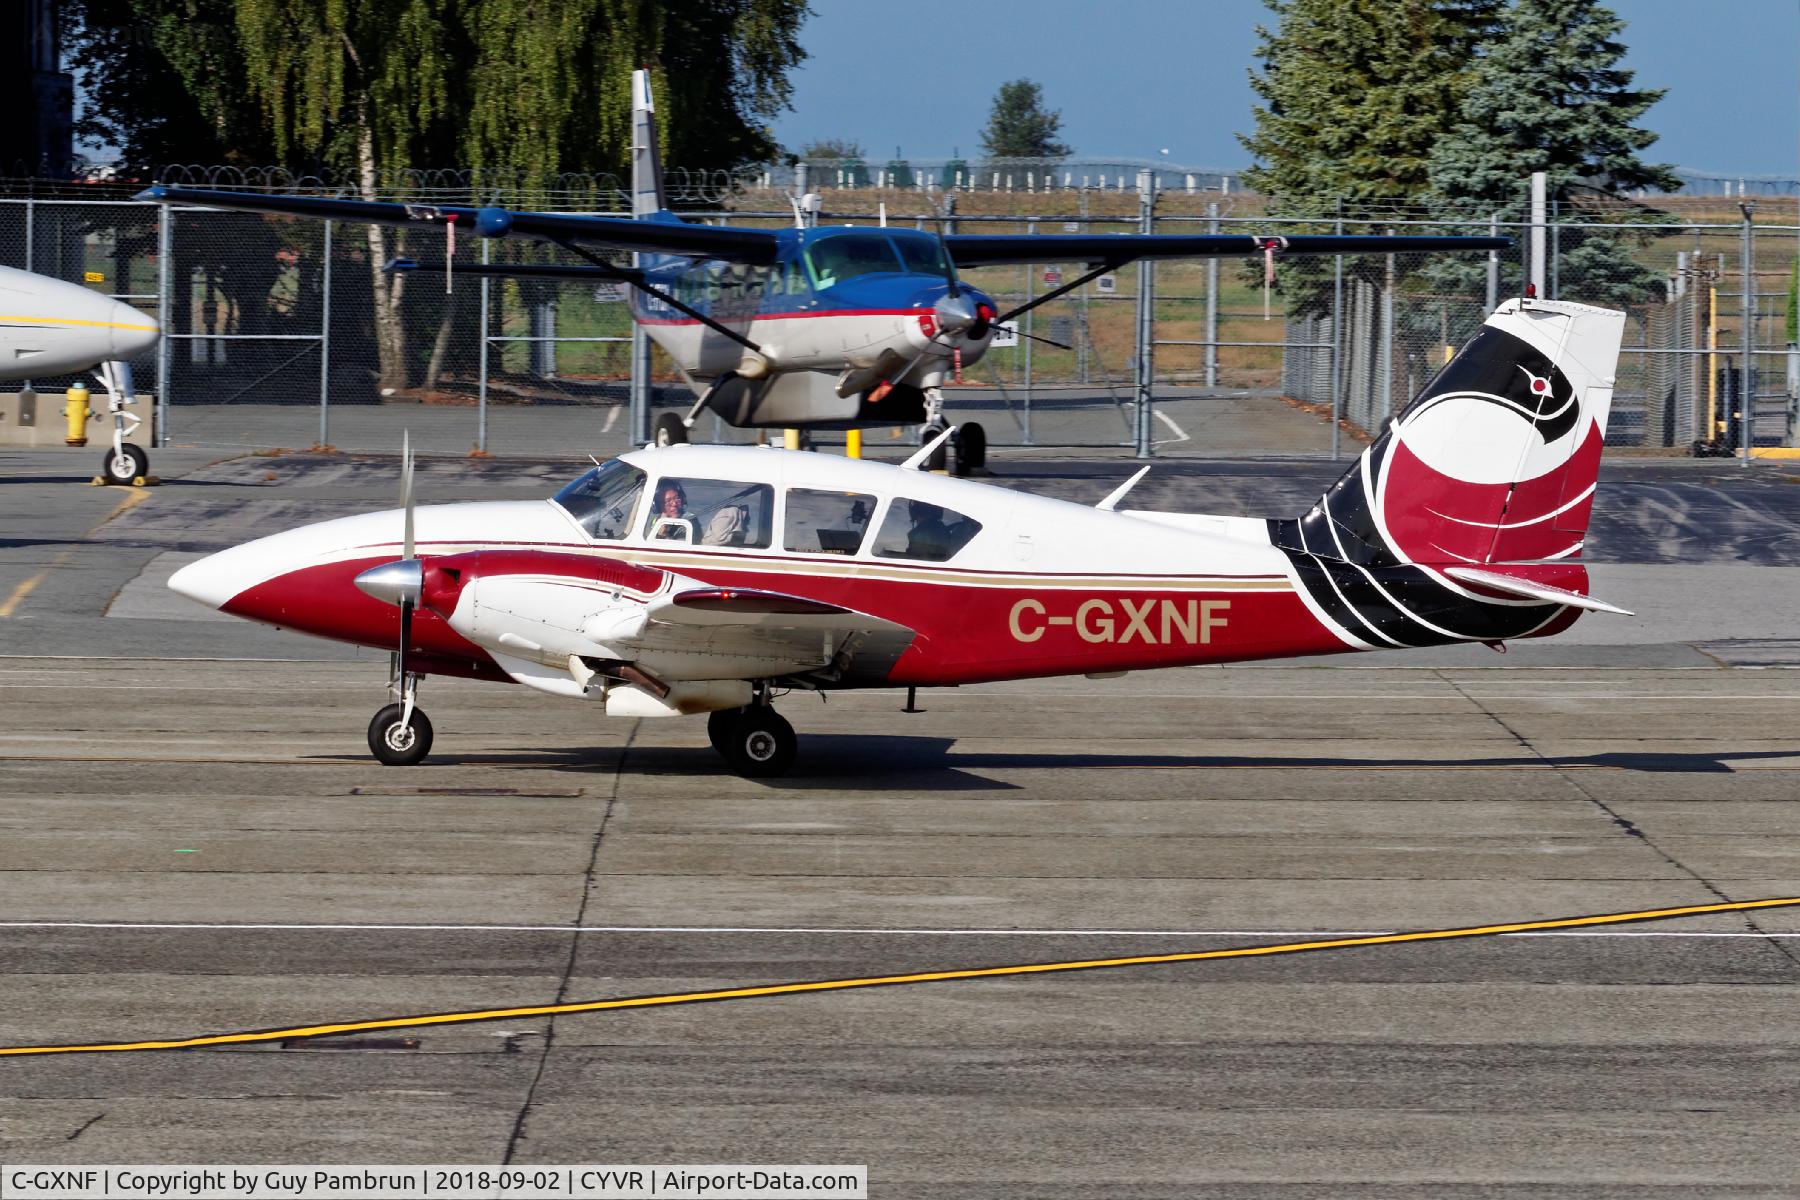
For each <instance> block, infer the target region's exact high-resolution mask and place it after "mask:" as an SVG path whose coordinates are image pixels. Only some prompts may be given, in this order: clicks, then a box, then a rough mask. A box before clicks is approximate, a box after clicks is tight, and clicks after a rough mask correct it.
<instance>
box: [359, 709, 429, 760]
mask: <svg viewBox="0 0 1800 1200" xmlns="http://www.w3.org/2000/svg"><path fill="white" fill-rule="evenodd" d="M401 711H402V709H401V706H400V705H398V704H390V705H388V706H387V707H386V708H384V709H382V710H381V711H380V712H378V713H376V714H375V719H374V720H372V721H370V722H369V750H370V752H371V753H373V754H374V755H375V757H376V758H377V759H379V760H380V761H381V762H382V764H383V765H385V766H389V767H410V766H412V765H413V764H414V763H416V762H418V761H419V760H420V759H422V758H424V757H425V755H426V754H428V753H430V751H431V718H429V717H427V716H426V715H425V713H424V710H422V709H418V708H415V709H413V711H412V721H411V722H410V723H409V724H405V725H402V724H401V723H400V713H401Z"/></svg>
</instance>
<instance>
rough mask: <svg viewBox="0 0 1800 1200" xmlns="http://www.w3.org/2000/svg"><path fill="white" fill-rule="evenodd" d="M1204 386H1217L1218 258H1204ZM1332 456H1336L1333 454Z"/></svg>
mask: <svg viewBox="0 0 1800 1200" xmlns="http://www.w3.org/2000/svg"><path fill="white" fill-rule="evenodd" d="M1206 215H1207V216H1208V217H1210V218H1211V220H1210V221H1208V222H1207V225H1206V231H1207V232H1208V233H1212V234H1216V233H1218V232H1219V202H1218V201H1217V200H1215V201H1213V202H1212V203H1210V204H1208V205H1207V206H1206ZM1206 386H1207V387H1209V388H1210V387H1218V386H1219V260H1218V259H1216V258H1209V259H1207V260H1206ZM1332 457H1333V458H1335V457H1337V456H1336V455H1335V454H1334V455H1333V456H1332Z"/></svg>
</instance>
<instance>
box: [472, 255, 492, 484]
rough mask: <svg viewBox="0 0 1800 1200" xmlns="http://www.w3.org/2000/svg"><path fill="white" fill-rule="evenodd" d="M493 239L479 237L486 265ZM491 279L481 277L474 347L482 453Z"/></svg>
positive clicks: (478, 440) (477, 423)
mask: <svg viewBox="0 0 1800 1200" xmlns="http://www.w3.org/2000/svg"><path fill="white" fill-rule="evenodd" d="M493 244H494V243H493V239H492V238H482V239H481V265H482V266H484V267H485V266H487V265H488V260H489V257H490V256H491V254H492V250H493ZM492 283H493V280H492V279H490V278H489V277H488V276H486V275H483V276H482V277H481V316H480V318H479V320H480V321H481V340H480V342H479V343H478V344H477V345H476V348H475V358H476V364H475V374H476V383H475V448H476V449H477V450H479V451H481V452H482V453H483V454H485V453H487V399H488V288H489V286H490V285H491V284H492Z"/></svg>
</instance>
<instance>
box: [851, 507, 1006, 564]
mask: <svg viewBox="0 0 1800 1200" xmlns="http://www.w3.org/2000/svg"><path fill="white" fill-rule="evenodd" d="M980 532H981V522H980V521H977V520H976V519H975V518H974V517H965V516H964V515H963V514H961V513H959V512H956V511H955V510H954V509H948V508H944V507H943V506H942V505H937V504H927V503H925V502H924V501H923V500H908V499H907V498H906V497H904V496H895V497H894V502H893V503H892V504H890V505H888V511H887V517H886V519H884V520H883V521H882V522H881V532H880V533H879V534H877V535H876V536H875V554H876V555H877V556H878V557H880V558H915V559H918V560H919V561H921V562H947V561H948V560H949V559H951V558H952V557H954V556H955V554H956V552H957V551H958V550H961V549H962V548H963V547H964V546H966V545H968V544H969V539H970V538H972V537H974V536H975V535H976V534H978V533H980Z"/></svg>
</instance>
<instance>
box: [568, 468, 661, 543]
mask: <svg viewBox="0 0 1800 1200" xmlns="http://www.w3.org/2000/svg"><path fill="white" fill-rule="evenodd" d="M643 493H644V473H643V472H642V471H640V470H638V469H637V468H636V467H634V466H632V465H631V464H630V463H627V462H623V461H621V460H619V459H616V458H615V459H613V460H612V461H611V462H608V463H603V464H602V465H600V466H598V467H595V468H594V469H593V470H591V471H589V472H588V473H587V474H586V475H583V476H582V477H581V478H579V479H577V480H576V481H575V482H574V483H571V484H569V485H568V486H567V487H565V488H563V490H562V491H560V492H558V493H556V497H555V498H556V502H557V503H558V504H559V505H561V506H562V508H563V510H564V511H566V512H567V513H568V514H569V515H570V516H571V517H574V518H575V520H576V521H577V522H578V523H579V524H580V525H581V527H582V528H583V529H585V530H587V533H588V536H589V537H592V538H595V539H597V540H599V541H605V542H612V541H617V540H618V539H620V538H622V537H626V536H628V535H629V534H630V533H631V518H632V514H633V513H634V512H636V511H637V506H638V498H639V497H640V496H642V495H643Z"/></svg>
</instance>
